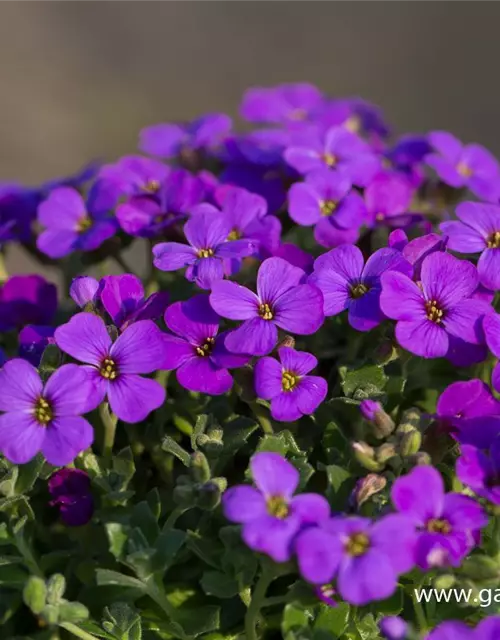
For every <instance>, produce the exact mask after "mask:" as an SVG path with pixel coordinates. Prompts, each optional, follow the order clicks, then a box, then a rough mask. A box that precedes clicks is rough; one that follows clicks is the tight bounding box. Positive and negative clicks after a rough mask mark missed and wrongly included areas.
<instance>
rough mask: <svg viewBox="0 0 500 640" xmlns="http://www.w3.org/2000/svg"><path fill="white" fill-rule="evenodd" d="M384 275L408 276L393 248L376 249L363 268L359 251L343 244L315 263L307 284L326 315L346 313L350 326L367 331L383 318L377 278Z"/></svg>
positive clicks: (408, 267) (405, 263)
mask: <svg viewBox="0 0 500 640" xmlns="http://www.w3.org/2000/svg"><path fill="white" fill-rule="evenodd" d="M385 272H398V273H399V272H401V274H405V277H408V276H411V274H412V267H411V265H410V264H409V263H408V262H407V261H406V260H405V259H404V258H403V256H402V255H401V253H400V252H399V251H396V249H379V250H378V251H375V253H374V254H372V255H371V256H370V257H369V258H368V260H367V262H366V265H365V264H364V259H363V254H362V253H361V250H360V249H359V248H358V247H356V246H354V245H350V244H344V245H341V246H340V247H337V248H336V249H332V250H331V251H328V253H324V254H323V255H322V256H320V257H319V258H317V259H316V262H315V263H314V273H313V274H312V275H311V276H310V277H309V281H310V282H311V283H312V284H315V285H316V286H317V287H319V289H321V291H322V293H323V297H324V312H325V316H335V315H337V314H339V313H341V312H342V311H344V310H346V309H348V310H349V324H350V325H351V326H352V327H354V329H357V330H358V331H369V330H370V329H373V328H374V327H376V326H377V325H378V324H380V323H381V322H382V320H383V319H384V317H385V316H384V314H383V313H382V311H381V310H380V304H379V299H380V292H381V285H380V277H381V276H382V275H383V274H384V273H385Z"/></svg>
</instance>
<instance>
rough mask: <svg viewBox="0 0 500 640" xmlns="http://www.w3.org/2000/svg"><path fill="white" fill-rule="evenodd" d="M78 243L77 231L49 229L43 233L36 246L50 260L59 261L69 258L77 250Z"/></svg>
mask: <svg viewBox="0 0 500 640" xmlns="http://www.w3.org/2000/svg"><path fill="white" fill-rule="evenodd" d="M77 241H78V234H77V233H76V231H66V230H59V229H55V230H52V229H49V230H47V231H42V233H41V234H40V235H39V236H38V238H37V241H36V246H37V247H38V249H40V251H41V252H42V253H45V255H47V256H49V258H52V259H54V260H55V259H57V258H63V257H64V256H67V255H68V254H69V253H71V252H72V251H74V250H75V248H76V244H77Z"/></svg>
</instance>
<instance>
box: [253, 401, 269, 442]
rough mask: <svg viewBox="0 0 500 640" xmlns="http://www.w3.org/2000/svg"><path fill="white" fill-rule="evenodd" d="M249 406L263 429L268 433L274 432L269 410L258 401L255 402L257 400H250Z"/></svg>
mask: <svg viewBox="0 0 500 640" xmlns="http://www.w3.org/2000/svg"><path fill="white" fill-rule="evenodd" d="M248 406H249V407H250V409H251V410H252V412H253V414H254V416H255V418H256V419H257V422H258V423H259V424H260V426H261V427H262V431H263V432H264V433H267V434H273V433H274V429H273V425H272V422H271V420H270V419H269V411H268V410H267V409H266V408H265V407H263V406H262V405H261V404H259V403H258V402H255V400H253V401H252V402H249V403H248Z"/></svg>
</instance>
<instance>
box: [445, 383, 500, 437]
mask: <svg viewBox="0 0 500 640" xmlns="http://www.w3.org/2000/svg"><path fill="white" fill-rule="evenodd" d="M436 416H437V418H438V419H439V421H440V422H444V423H446V424H448V425H450V426H452V427H459V425H460V424H461V423H462V422H463V420H468V419H469V418H478V417H482V416H500V401H498V400H497V399H496V398H494V397H493V395H492V393H491V391H490V389H489V387H488V386H487V385H486V384H485V383H484V382H483V381H482V380H478V379H473V380H467V381H466V382H462V381H460V382H453V383H452V384H450V385H448V386H447V387H446V389H445V390H444V391H443V392H442V394H441V395H440V396H439V398H438V401H437V406H436Z"/></svg>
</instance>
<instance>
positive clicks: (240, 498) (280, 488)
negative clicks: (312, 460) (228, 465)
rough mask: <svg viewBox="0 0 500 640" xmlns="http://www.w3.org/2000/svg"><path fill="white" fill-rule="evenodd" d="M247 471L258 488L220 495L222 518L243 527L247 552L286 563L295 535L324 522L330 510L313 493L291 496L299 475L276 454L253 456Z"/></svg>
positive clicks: (232, 489) (323, 501)
mask: <svg viewBox="0 0 500 640" xmlns="http://www.w3.org/2000/svg"><path fill="white" fill-rule="evenodd" d="M250 469H251V471H252V477H253V479H254V482H255V484H256V486H257V488H254V487H249V486H248V485H240V486H237V487H231V488H230V489H228V490H227V491H226V492H225V493H224V494H223V496H222V507H223V510H224V515H225V516H226V518H227V519H228V520H231V521H232V522H238V523H241V524H242V525H243V529H242V537H243V540H244V541H245V543H246V544H247V545H248V546H249V547H250V549H253V550H254V551H259V552H260V553H265V554H266V555H268V556H270V557H271V558H272V559H273V560H274V561H275V562H286V561H287V560H289V559H290V558H291V555H292V551H293V549H292V543H293V538H294V536H295V535H296V534H297V533H298V532H299V531H300V529H301V528H302V527H303V526H307V525H311V524H316V523H319V522H322V521H325V520H327V519H328V517H329V516H330V507H329V505H328V502H327V501H326V499H325V498H324V497H323V496H320V495H318V494H316V493H303V494H299V495H297V496H294V495H293V494H294V493H295V491H296V490H297V487H298V485H299V472H298V471H297V469H296V468H295V467H294V466H293V465H292V464H290V462H288V461H287V460H285V458H283V457H282V456H281V455H280V454H279V453H268V452H263V453H257V454H255V455H254V456H252V458H251V460H250Z"/></svg>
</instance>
